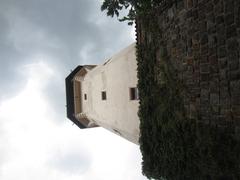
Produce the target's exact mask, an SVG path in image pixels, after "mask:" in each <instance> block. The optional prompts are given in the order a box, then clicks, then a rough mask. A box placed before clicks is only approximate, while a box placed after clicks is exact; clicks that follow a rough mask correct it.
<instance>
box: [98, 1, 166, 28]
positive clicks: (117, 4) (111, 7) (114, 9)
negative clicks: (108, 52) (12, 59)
mask: <svg viewBox="0 0 240 180" xmlns="http://www.w3.org/2000/svg"><path fill="white" fill-rule="evenodd" d="M161 1H162V0H104V1H103V4H102V6H101V10H102V11H107V15H108V16H111V17H114V16H117V17H119V14H120V13H119V12H120V11H122V10H123V9H125V10H127V11H128V14H127V16H124V17H122V18H120V19H118V20H119V21H121V22H122V21H128V24H129V25H132V24H133V22H134V20H135V18H136V15H137V14H138V15H140V14H145V13H147V12H148V11H149V10H150V9H151V8H152V7H154V6H157V5H158V4H160V3H161Z"/></svg>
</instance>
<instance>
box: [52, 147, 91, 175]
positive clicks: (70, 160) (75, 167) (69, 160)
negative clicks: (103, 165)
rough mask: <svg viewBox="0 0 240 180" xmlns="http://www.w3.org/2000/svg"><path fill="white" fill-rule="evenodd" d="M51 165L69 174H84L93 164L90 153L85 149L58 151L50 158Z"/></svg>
mask: <svg viewBox="0 0 240 180" xmlns="http://www.w3.org/2000/svg"><path fill="white" fill-rule="evenodd" d="M50 161H51V162H49V164H50V165H52V167H53V168H55V169H57V170H58V171H60V172H64V173H67V174H72V175H73V174H84V173H85V172H86V171H88V170H89V168H90V165H91V162H92V161H91V158H90V157H89V154H87V153H84V152H83V151H79V152H69V153H65V154H62V153H59V152H58V153H56V154H55V156H54V157H53V158H52V159H51V160H50Z"/></svg>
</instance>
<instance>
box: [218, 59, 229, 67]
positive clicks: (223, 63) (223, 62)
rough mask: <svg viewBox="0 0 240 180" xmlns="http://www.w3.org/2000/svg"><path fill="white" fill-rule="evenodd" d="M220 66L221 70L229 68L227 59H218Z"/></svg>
mask: <svg viewBox="0 0 240 180" xmlns="http://www.w3.org/2000/svg"><path fill="white" fill-rule="evenodd" d="M218 64H219V68H220V69H226V68H227V58H218Z"/></svg>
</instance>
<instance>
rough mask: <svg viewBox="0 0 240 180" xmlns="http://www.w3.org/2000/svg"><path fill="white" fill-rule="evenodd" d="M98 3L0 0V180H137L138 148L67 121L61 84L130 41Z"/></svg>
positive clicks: (104, 132) (124, 26)
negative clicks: (79, 67) (74, 71)
mask: <svg viewBox="0 0 240 180" xmlns="http://www.w3.org/2000/svg"><path fill="white" fill-rule="evenodd" d="M100 5H101V1H100V0H67V1H66V0H0V179H1V180H16V179H18V180H33V179H34V180H43V179H44V180H55V179H56V180H76V179H77V180H81V179H83V180H144V179H146V178H144V177H143V176H142V175H141V153H140V151H139V147H138V146H136V145H134V144H132V143H130V142H128V141H126V140H124V139H122V138H120V137H118V136H117V135H114V134H112V133H111V132H108V131H107V130H104V129H102V128H95V129H87V130H80V129H79V128H78V127H77V126H75V125H73V124H72V123H71V122H70V121H69V120H67V119H66V109H65V105H66V102H65V86H64V79H65V77H66V76H67V75H68V74H69V72H70V70H71V69H74V68H75V67H76V66H77V65H79V64H99V63H102V62H104V60H105V59H106V58H108V57H110V56H111V55H113V54H114V53H116V52H118V51H119V50H121V49H122V48H124V47H126V46H127V45H129V44H130V43H132V42H134V39H135V37H134V29H133V27H131V26H128V25H127V24H126V23H119V22H118V21H117V20H116V19H112V18H109V17H106V15H105V13H103V12H101V11H100Z"/></svg>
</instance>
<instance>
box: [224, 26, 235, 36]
mask: <svg viewBox="0 0 240 180" xmlns="http://www.w3.org/2000/svg"><path fill="white" fill-rule="evenodd" d="M226 28H227V38H232V37H235V36H237V27H236V25H230V26H227V27H226Z"/></svg>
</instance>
